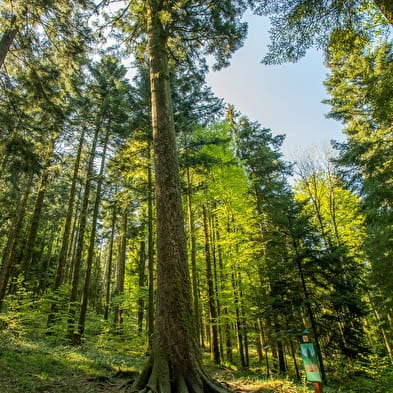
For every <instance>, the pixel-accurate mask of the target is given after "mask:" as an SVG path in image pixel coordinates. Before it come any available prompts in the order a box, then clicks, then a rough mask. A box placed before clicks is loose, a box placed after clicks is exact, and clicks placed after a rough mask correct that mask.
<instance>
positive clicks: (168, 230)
mask: <svg viewBox="0 0 393 393" xmlns="http://www.w3.org/2000/svg"><path fill="white" fill-rule="evenodd" d="M162 8H163V1H162V0H160V1H159V0H149V1H147V10H148V15H147V24H148V40H149V57H150V82H151V101H152V122H153V138H154V153H155V170H156V172H155V173H156V209H157V308H156V318H155V330H154V341H153V351H152V354H151V358H150V361H149V363H148V365H147V366H146V368H145V370H144V371H143V372H142V374H141V376H140V378H139V379H138V381H137V382H136V385H135V387H136V388H137V389H144V391H145V392H155V393H170V392H179V393H188V392H189V393H201V392H204V391H210V392H213V391H219V390H222V388H221V387H220V386H219V385H216V384H215V383H214V382H213V381H212V380H210V378H208V376H207V375H206V374H205V373H204V371H203V369H202V366H201V356H200V353H199V348H198V345H197V340H196V335H195V326H194V316H193V313H192V297H191V283H190V277H189V271H188V265H187V253H186V239H185V233H184V226H183V225H184V222H183V212H182V203H181V189H180V178H179V169H178V162H177V151H176V140H175V129H174V121H173V112H172V102H171V92H170V83H169V80H170V77H169V68H168V56H167V51H166V50H167V49H166V40H167V37H166V34H165V32H164V29H163V27H162V25H161V22H160V18H159V15H160V10H161V9H162Z"/></svg>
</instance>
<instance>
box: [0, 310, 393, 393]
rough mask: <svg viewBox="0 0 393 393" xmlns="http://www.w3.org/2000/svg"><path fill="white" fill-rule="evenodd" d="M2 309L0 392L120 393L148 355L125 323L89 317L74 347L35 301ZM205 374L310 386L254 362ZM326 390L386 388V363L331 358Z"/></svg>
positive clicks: (283, 387) (235, 383)
mask: <svg viewBox="0 0 393 393" xmlns="http://www.w3.org/2000/svg"><path fill="white" fill-rule="evenodd" d="M35 306H36V307H29V309H28V312H23V310H21V308H20V304H19V307H18V308H19V309H17V308H14V309H12V308H9V312H7V313H2V314H0V393H100V392H101V393H111V392H125V391H128V390H127V389H126V388H125V386H126V385H125V384H126V383H127V382H129V381H130V377H131V375H133V376H134V374H135V371H140V370H141V369H142V367H143V365H144V364H145V362H146V360H147V356H146V347H145V343H146V338H145V337H143V336H139V335H138V334H137V333H135V331H136V330H135V325H134V326H132V325H131V324H130V325H127V324H125V326H124V327H123V331H122V334H119V333H120V332H114V331H113V327H112V326H111V323H109V322H107V321H103V320H102V319H100V318H98V317H96V318H92V319H89V320H88V323H87V325H86V339H85V340H84V341H83V343H82V345H79V346H73V345H70V342H69V341H68V340H67V339H66V338H65V335H64V332H65V327H66V326H65V324H64V320H63V321H60V322H58V324H57V325H55V326H54V327H53V329H52V331H51V332H50V333H51V334H50V335H48V334H47V333H48V331H47V329H46V314H45V313H43V312H42V310H40V305H38V306H37V305H35ZM204 363H205V367H206V371H207V372H208V373H209V374H211V375H212V376H213V377H214V378H215V379H217V380H218V381H219V382H221V383H222V384H223V385H225V386H227V387H228V389H229V390H232V391H235V392H239V393H242V392H243V393H247V392H251V393H252V392H258V393H309V392H313V391H314V390H313V388H312V386H311V385H310V384H308V383H307V381H305V378H304V375H303V374H302V378H301V380H300V381H296V380H295V378H294V377H293V375H291V374H290V375H291V377H288V376H285V375H281V376H280V375H275V376H271V375H270V377H267V376H266V370H265V369H264V368H261V366H260V365H259V366H258V364H256V363H255V364H252V365H251V367H250V368H249V369H246V370H244V369H241V368H240V367H238V366H236V365H235V364H225V365H221V366H216V365H213V364H212V363H211V362H210V361H209V354H207V353H205V356H204ZM327 376H328V382H329V384H328V385H327V386H324V392H325V393H393V367H392V365H391V363H390V362H389V361H388V360H387V359H386V358H383V357H380V356H377V355H368V356H367V357H365V358H363V359H361V360H359V361H358V362H357V363H356V364H350V365H349V364H348V363H345V362H342V363H340V364H339V363H338V362H337V361H335V362H330V363H329V366H328V367H327Z"/></svg>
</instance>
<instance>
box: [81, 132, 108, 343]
mask: <svg viewBox="0 0 393 393" xmlns="http://www.w3.org/2000/svg"><path fill="white" fill-rule="evenodd" d="M108 141H109V126H108V128H107V131H106V134H105V140H104V146H103V148H102V157H101V166H100V172H99V174H98V181H97V190H96V198H95V201H94V209H93V217H92V223H91V232H90V240H89V249H88V252H87V260H86V272H85V281H84V285H83V292H82V302H81V309H80V314H79V322H78V333H79V337H82V336H83V335H84V333H85V322H86V315H87V303H88V300H89V289H90V280H91V272H92V268H93V257H94V250H95V245H96V234H97V220H98V212H99V209H100V205H101V188H102V182H103V180H104V169H105V159H106V150H107V147H108Z"/></svg>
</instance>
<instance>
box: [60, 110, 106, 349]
mask: <svg viewBox="0 0 393 393" xmlns="http://www.w3.org/2000/svg"><path fill="white" fill-rule="evenodd" d="M101 116H103V114H101ZM101 120H102V118H100V119H99V121H98V124H97V126H96V129H95V132H94V137H93V143H92V146H91V151H90V157H89V162H88V166H87V171H86V182H85V189H84V194H83V201H82V207H81V212H80V221H79V228H78V230H79V233H78V240H77V245H76V252H75V258H74V266H73V270H72V280H71V293H70V298H69V306H68V314H69V318H68V329H67V331H68V336H69V337H70V338H71V340H72V341H73V342H75V343H78V342H79V341H80V338H79V337H78V334H75V333H74V328H75V326H74V325H75V314H76V309H77V306H76V301H77V299H78V286H79V275H80V270H81V267H82V253H83V248H84V238H85V230H86V222H87V214H88V211H87V210H88V205H89V199H90V188H91V177H92V174H93V164H94V158H95V154H96V148H97V142H98V135H99V131H100V128H101V127H100V126H101Z"/></svg>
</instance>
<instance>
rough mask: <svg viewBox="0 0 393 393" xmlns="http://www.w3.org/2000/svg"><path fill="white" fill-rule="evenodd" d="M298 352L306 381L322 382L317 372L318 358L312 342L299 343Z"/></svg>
mask: <svg viewBox="0 0 393 393" xmlns="http://www.w3.org/2000/svg"><path fill="white" fill-rule="evenodd" d="M300 352H301V354H302V359H303V364H304V368H305V370H306V377H307V381H309V382H322V378H321V373H320V372H319V365H318V358H317V354H316V352H315V348H314V344H313V343H301V344H300Z"/></svg>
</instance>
